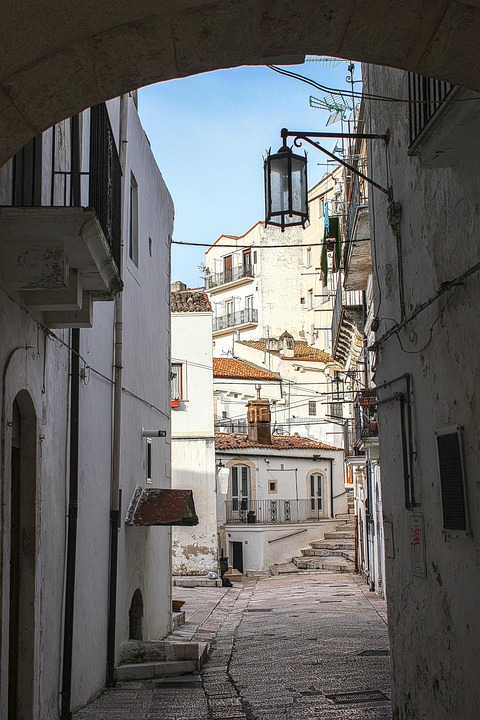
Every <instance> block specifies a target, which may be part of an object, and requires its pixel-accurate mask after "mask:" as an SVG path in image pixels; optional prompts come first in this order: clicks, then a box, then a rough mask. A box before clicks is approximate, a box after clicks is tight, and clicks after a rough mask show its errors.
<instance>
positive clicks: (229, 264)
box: [223, 255, 233, 283]
mask: <svg viewBox="0 0 480 720" xmlns="http://www.w3.org/2000/svg"><path fill="white" fill-rule="evenodd" d="M232 269H233V257H232V255H227V256H226V257H224V258H223V276H224V282H226V283H228V282H232Z"/></svg>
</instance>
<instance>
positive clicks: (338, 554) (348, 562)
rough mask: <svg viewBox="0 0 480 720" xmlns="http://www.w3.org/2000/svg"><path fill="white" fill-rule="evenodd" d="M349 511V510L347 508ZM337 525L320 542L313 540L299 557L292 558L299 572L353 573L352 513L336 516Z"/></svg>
mask: <svg viewBox="0 0 480 720" xmlns="http://www.w3.org/2000/svg"><path fill="white" fill-rule="evenodd" d="M349 510H350V508H349ZM336 520H338V525H336V527H335V530H333V531H332V532H326V533H325V535H324V538H323V539H322V540H313V541H312V542H311V543H310V545H309V546H308V547H306V548H303V549H302V551H301V553H302V555H301V557H294V558H292V560H293V563H294V565H295V566H296V567H297V568H298V569H299V570H330V572H344V573H354V572H355V518H354V515H353V514H352V513H350V512H349V513H348V514H345V515H337V517H336Z"/></svg>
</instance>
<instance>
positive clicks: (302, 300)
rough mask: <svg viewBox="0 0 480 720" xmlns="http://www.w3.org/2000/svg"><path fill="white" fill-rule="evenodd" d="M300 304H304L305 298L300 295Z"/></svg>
mask: <svg viewBox="0 0 480 720" xmlns="http://www.w3.org/2000/svg"><path fill="white" fill-rule="evenodd" d="M300 305H305V298H304V297H301V298H300Z"/></svg>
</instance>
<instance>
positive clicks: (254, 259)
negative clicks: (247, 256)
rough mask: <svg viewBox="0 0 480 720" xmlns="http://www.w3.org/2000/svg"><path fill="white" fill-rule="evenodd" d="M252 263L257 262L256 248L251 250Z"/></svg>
mask: <svg viewBox="0 0 480 720" xmlns="http://www.w3.org/2000/svg"><path fill="white" fill-rule="evenodd" d="M253 264H254V265H256V264H257V251H256V250H254V251H253Z"/></svg>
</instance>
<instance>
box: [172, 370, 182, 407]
mask: <svg viewBox="0 0 480 720" xmlns="http://www.w3.org/2000/svg"><path fill="white" fill-rule="evenodd" d="M182 381H183V367H182V363H172V367H171V371H170V391H171V399H172V400H182V399H183V388H182V385H183V382H182Z"/></svg>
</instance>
